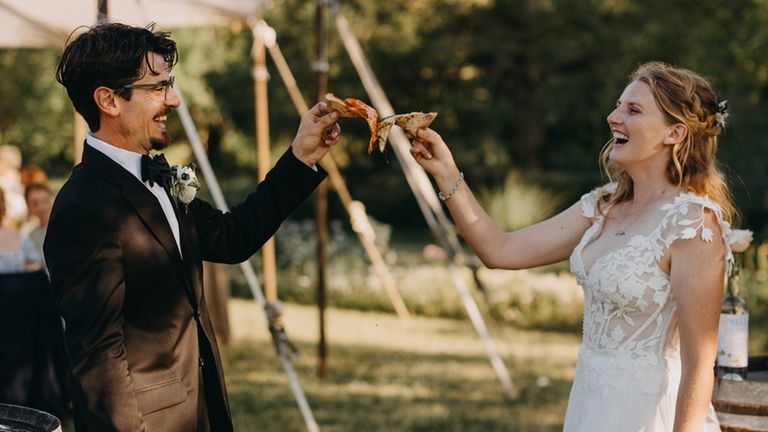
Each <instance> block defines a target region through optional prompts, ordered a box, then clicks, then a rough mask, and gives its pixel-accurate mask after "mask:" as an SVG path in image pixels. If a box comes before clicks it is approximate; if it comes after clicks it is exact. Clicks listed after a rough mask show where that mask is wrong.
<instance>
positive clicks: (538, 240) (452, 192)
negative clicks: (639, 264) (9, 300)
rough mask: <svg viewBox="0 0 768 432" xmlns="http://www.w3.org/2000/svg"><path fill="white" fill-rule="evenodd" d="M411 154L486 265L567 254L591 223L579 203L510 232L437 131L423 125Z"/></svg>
mask: <svg viewBox="0 0 768 432" xmlns="http://www.w3.org/2000/svg"><path fill="white" fill-rule="evenodd" d="M411 154H412V155H413V157H414V159H415V160H416V162H418V163H419V165H421V166H422V167H423V168H424V169H425V170H426V171H427V172H428V173H429V174H430V175H431V176H432V177H434V179H435V181H436V182H437V187H438V188H439V189H440V197H441V198H442V199H443V200H444V201H445V203H446V205H447V206H448V209H449V210H450V212H451V215H452V216H453V219H454V221H455V222H456V225H457V227H458V229H459V232H460V233H461V235H462V237H464V239H465V240H466V241H467V243H468V244H469V245H470V247H472V249H473V250H474V251H475V253H476V254H477V256H478V257H479V258H480V260H482V261H483V264H485V265H486V266H487V267H490V268H503V269H521V268H530V267H537V266H541V265H546V264H551V263H555V262H558V261H562V260H565V259H567V258H568V257H569V256H570V254H571V252H572V251H573V249H574V248H575V247H576V245H577V244H578V242H579V241H580V239H581V237H582V236H583V235H584V232H585V231H586V230H587V228H589V226H590V221H589V219H587V218H586V217H585V216H583V215H582V211H581V205H580V204H579V203H576V204H574V205H572V206H571V207H569V208H568V209H566V210H565V211H563V212H561V213H559V214H557V215H555V216H553V217H552V218H550V219H547V220H545V221H542V222H539V223H537V224H534V225H531V226H529V227H526V228H523V229H520V230H517V231H512V232H506V231H504V230H502V229H501V228H500V227H499V225H498V224H497V223H496V222H494V221H493V219H491V217H490V216H489V215H488V213H487V212H486V211H485V210H484V209H483V208H482V207H481V206H480V203H478V201H477V199H476V198H475V196H474V195H473V194H472V191H471V190H470V188H469V186H467V181H466V179H464V175H463V174H462V173H461V172H460V170H459V169H458V167H457V166H456V163H455V162H454V160H453V156H452V155H451V152H450V150H449V149H448V146H447V145H446V144H445V142H444V141H443V139H442V138H441V137H440V135H439V134H438V133H437V132H435V131H433V130H432V129H421V130H419V131H418V132H417V134H416V137H415V139H414V140H413V146H412V147H411Z"/></svg>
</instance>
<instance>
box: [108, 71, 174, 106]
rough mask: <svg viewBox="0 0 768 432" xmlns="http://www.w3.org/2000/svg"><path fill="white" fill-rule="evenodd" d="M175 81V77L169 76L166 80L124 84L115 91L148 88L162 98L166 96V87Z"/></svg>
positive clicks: (171, 85) (169, 86)
mask: <svg viewBox="0 0 768 432" xmlns="http://www.w3.org/2000/svg"><path fill="white" fill-rule="evenodd" d="M175 82H176V77H175V76H171V77H169V78H168V79H167V80H162V81H160V82H156V83H146V84H126V85H124V86H122V87H120V88H117V89H116V90H117V91H123V90H132V89H139V90H149V91H150V92H152V94H153V95H154V96H156V97H158V98H160V97H162V99H163V100H165V99H167V98H168V89H169V88H171V87H173V83H175Z"/></svg>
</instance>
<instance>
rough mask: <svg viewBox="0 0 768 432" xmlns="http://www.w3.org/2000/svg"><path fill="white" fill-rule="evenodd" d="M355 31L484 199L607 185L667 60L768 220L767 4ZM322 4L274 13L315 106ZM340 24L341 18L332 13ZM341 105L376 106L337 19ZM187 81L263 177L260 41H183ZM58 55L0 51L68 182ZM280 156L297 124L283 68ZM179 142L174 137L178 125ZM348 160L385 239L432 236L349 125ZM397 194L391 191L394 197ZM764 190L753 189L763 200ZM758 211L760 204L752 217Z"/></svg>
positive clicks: (513, 5)
mask: <svg viewBox="0 0 768 432" xmlns="http://www.w3.org/2000/svg"><path fill="white" fill-rule="evenodd" d="M341 3H342V6H341V10H342V12H343V13H344V14H345V16H346V17H347V19H348V20H349V21H350V24H351V26H352V30H353V31H354V33H355V34H356V35H357V37H358V38H359V40H360V43H361V45H362V47H363V50H364V51H365V52H366V54H367V56H368V59H369V60H370V62H371V65H372V67H373V69H374V70H375V72H376V73H377V75H378V78H379V80H380V82H381V83H382V85H383V87H384V89H385V90H386V91H387V94H388V96H389V98H390V101H391V102H392V105H393V106H394V107H395V109H396V110H397V111H399V112H408V111H415V110H425V111H426V110H429V111H437V112H439V116H438V118H437V120H436V122H435V124H434V127H435V129H437V130H438V131H439V132H440V133H441V134H442V135H443V137H444V138H445V139H446V141H447V142H448V143H449V145H450V146H451V148H452V149H453V150H454V153H455V155H456V159H457V161H458V163H459V164H460V165H461V167H462V169H463V170H464V171H465V172H466V173H467V177H468V179H469V181H470V182H471V183H474V184H477V185H483V186H494V185H499V184H501V183H503V181H504V178H505V177H506V175H507V172H508V170H509V169H511V168H519V169H522V170H524V171H525V172H526V173H528V175H529V176H531V177H532V178H541V179H544V180H545V182H547V183H550V186H557V187H559V188H561V189H563V188H564V189H565V190H566V192H568V193H573V194H576V193H578V192H583V190H584V188H586V187H590V186H594V185H595V184H597V183H599V182H600V174H599V172H598V168H597V154H598V151H599V149H600V148H601V146H602V145H603V144H604V143H605V142H606V141H607V140H608V138H609V133H608V128H607V125H606V121H605V118H606V115H607V114H608V113H609V112H610V110H611V109H612V107H613V105H614V104H615V101H616V99H617V97H618V95H619V94H620V93H621V90H622V88H623V86H624V85H625V84H626V80H627V76H628V74H629V73H630V72H631V71H632V69H633V68H634V67H635V66H636V65H638V64H640V63H643V62H646V61H650V60H661V61H665V62H669V63H672V64H676V65H679V66H682V67H686V68H689V69H692V70H695V71H697V72H700V73H702V74H703V75H705V76H707V77H709V78H710V79H711V80H712V81H713V83H714V84H715V87H716V90H717V91H718V92H719V93H720V94H721V96H722V97H723V98H724V99H728V101H729V106H730V108H731V117H730V118H729V125H728V129H727V131H726V134H725V136H724V137H722V140H721V152H720V155H721V160H722V161H723V163H724V165H725V166H726V171H727V172H728V173H729V176H730V177H731V179H732V181H733V183H734V186H735V188H734V189H735V193H736V195H737V197H738V198H739V202H740V206H741V208H742V209H743V210H744V213H745V214H746V216H747V221H748V223H750V224H751V225H752V226H755V227H756V226H757V225H759V224H758V222H759V221H760V220H761V219H762V217H763V216H764V215H765V213H766V211H765V208H764V205H763V203H762V192H760V191H761V190H762V188H763V187H764V186H765V184H766V174H765V169H764V168H763V164H764V163H765V161H766V160H768V144H767V143H766V142H765V141H764V140H762V137H763V136H764V135H765V133H766V132H767V130H766V129H768V119H766V117H765V115H764V113H765V112H766V108H768V106H767V101H766V96H768V52H767V51H768V7H766V6H768V5H767V4H766V3H767V2H766V1H765V0H739V1H733V2H727V3H724V2H722V1H719V0H697V1H692V0H674V1H669V0H583V1H572V0H472V1H469V0H390V1H386V2H377V1H372V0H347V1H343V2H341ZM315 4H316V2H314V1H307V0H280V1H275V2H274V5H273V6H271V7H269V8H267V9H265V10H264V18H265V19H266V21H267V22H268V23H269V24H270V25H271V26H272V27H274V28H275V29H276V30H277V40H278V43H279V44H280V47H281V49H282V51H283V54H284V55H285V57H286V59H287V60H288V63H289V65H290V66H291V68H292V70H293V73H294V75H295V77H296V80H297V82H298V84H299V87H300V88H301V90H302V92H303V95H304V97H305V99H306V100H307V101H314V100H315V99H316V97H317V95H316V84H315V75H314V71H313V70H312V67H311V64H312V60H313V57H314V45H315V41H314V13H315ZM329 15H330V14H329ZM328 29H329V37H328V57H329V61H330V70H329V78H328V79H329V81H328V82H329V90H330V91H332V92H334V93H335V94H337V95H339V96H343V97H359V98H361V99H364V100H368V97H367V96H366V94H365V91H364V88H363V86H362V84H361V83H360V80H359V77H358V76H357V74H356V72H355V70H354V68H353V66H352V64H351V62H350V60H349V58H348V56H347V55H346V52H345V50H344V48H343V45H342V43H341V41H340V40H339V37H338V33H337V32H336V30H335V27H334V23H333V19H332V17H330V16H329V19H328ZM174 36H175V37H176V39H177V40H178V42H179V46H180V49H181V56H182V60H181V63H180V64H179V66H178V67H177V75H178V76H179V83H180V86H181V88H182V89H183V90H184V92H185V95H186V96H187V99H188V100H189V102H190V105H191V108H192V110H193V115H194V116H195V118H196V121H197V122H198V126H199V127H200V129H201V130H202V132H203V135H204V138H205V139H208V138H211V141H212V143H213V144H212V147H215V148H212V150H211V151H212V156H214V161H215V164H216V167H217V168H218V169H219V170H220V172H226V173H237V172H252V170H253V164H254V160H255V157H254V144H253V135H254V126H253V125H254V120H253V114H254V112H253V110H254V108H253V107H254V102H253V90H252V89H253V85H252V80H251V77H252V64H251V57H250V47H251V32H250V29H249V28H248V27H247V26H246V25H243V26H240V27H239V28H238V27H234V28H227V29H194V30H178V31H175V32H174ZM56 56H57V53H56V52H55V51H31V50H4V51H0V67H1V68H2V69H0V73H2V79H0V91H2V93H0V134H1V135H0V140H1V141H2V142H3V143H11V144H19V145H21V147H22V150H23V152H24V157H25V160H27V161H30V162H35V163H39V164H41V165H44V166H50V167H60V166H62V161H66V158H67V157H68V156H70V155H69V149H68V148H69V145H70V143H71V138H69V136H70V135H69V134H70V133H71V126H70V125H71V119H70V118H71V109H70V108H69V106H68V102H67V100H66V99H65V98H64V95H63V91H61V90H60V88H59V87H58V86H57V85H56V83H55V82H54V81H53V79H52V77H53V72H52V71H53V69H52V68H53V64H54V62H55V58H56ZM269 63H270V65H269V70H270V73H271V83H270V87H269V101H270V136H271V137H272V140H273V146H274V148H275V153H278V152H280V151H281V149H284V148H285V147H286V146H287V145H288V144H289V142H290V140H291V138H292V136H293V134H294V133H295V130H296V126H297V121H298V117H297V115H296V112H295V108H294V107H293V105H292V103H291V101H290V98H289V96H288V93H287V92H286V91H285V89H284V88H283V85H282V82H281V80H280V78H279V75H278V73H277V70H276V69H275V68H274V66H273V64H272V62H269ZM171 126H172V127H171V130H172V131H173V132H175V133H176V135H177V136H179V137H183V134H182V133H181V129H180V127H179V126H178V125H171ZM342 127H343V129H344V138H343V141H342V143H341V144H340V145H339V147H338V148H337V149H334V153H335V155H337V158H338V159H339V160H340V161H341V162H342V164H343V168H344V173H345V176H346V178H347V180H348V182H349V184H350V187H351V189H352V193H353V195H354V196H355V197H358V198H360V199H362V200H364V201H365V202H366V203H368V204H369V209H371V211H372V213H373V214H374V215H376V216H377V217H378V218H380V219H381V220H383V221H385V222H389V223H401V222H402V223H406V221H408V220H418V219H419V216H418V209H417V208H416V206H415V205H414V202H413V199H412V198H410V197H409V192H408V188H407V185H406V184H405V182H404V180H403V178H402V174H401V173H400V172H399V170H398V169H397V160H396V158H395V157H394V155H392V154H388V155H384V156H383V157H382V156H374V157H370V156H368V155H367V153H366V152H365V150H364V149H365V148H366V142H367V138H366V133H367V131H366V128H365V126H364V125H363V124H362V122H354V121H346V122H344V123H343V125H342ZM384 190H386V191H387V192H386V193H382V191H384ZM750 191H752V193H751V195H750ZM750 203H751V204H750Z"/></svg>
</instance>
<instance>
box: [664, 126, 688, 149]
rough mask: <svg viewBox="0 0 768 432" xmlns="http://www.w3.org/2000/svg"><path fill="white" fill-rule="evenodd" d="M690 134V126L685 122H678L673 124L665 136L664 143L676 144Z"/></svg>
mask: <svg viewBox="0 0 768 432" xmlns="http://www.w3.org/2000/svg"><path fill="white" fill-rule="evenodd" d="M687 136H688V126H686V125H685V124H683V123H677V124H675V125H673V126H672V127H671V128H670V129H669V132H668V133H667V136H666V137H665V138H664V144H668V145H675V144H679V143H681V142H683V140H685V137H687Z"/></svg>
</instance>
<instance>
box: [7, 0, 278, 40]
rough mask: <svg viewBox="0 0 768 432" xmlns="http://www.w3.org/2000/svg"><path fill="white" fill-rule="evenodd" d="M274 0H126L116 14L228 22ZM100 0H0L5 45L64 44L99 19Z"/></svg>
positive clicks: (127, 19) (128, 19)
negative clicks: (83, 27)
mask: <svg viewBox="0 0 768 432" xmlns="http://www.w3.org/2000/svg"><path fill="white" fill-rule="evenodd" d="M268 2H269V0H121V1H113V2H111V3H110V4H109V16H110V19H111V20H113V21H117V22H122V23H125V24H133V25H139V26H145V25H147V24H148V23H150V22H155V23H157V25H158V27H160V28H181V27H202V26H227V25H229V24H231V23H232V22H233V21H238V20H245V19H247V18H249V17H255V16H258V11H259V9H260V8H261V7H263V6H265V5H266V3H268ZM97 13H98V2H97V1H96V0H0V24H2V25H0V48H11V47H28V48H39V47H44V46H52V47H62V48H63V47H64V42H65V41H66V39H67V36H69V34H70V33H71V32H72V31H73V30H74V29H76V28H77V27H80V26H90V25H93V23H94V22H96V16H97Z"/></svg>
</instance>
